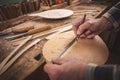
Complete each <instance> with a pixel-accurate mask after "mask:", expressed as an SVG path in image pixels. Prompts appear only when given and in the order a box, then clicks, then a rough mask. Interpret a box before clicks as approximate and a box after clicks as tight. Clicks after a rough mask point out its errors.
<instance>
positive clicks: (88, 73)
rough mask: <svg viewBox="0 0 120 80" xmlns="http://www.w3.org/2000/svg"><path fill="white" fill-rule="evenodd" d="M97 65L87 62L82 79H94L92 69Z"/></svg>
mask: <svg viewBox="0 0 120 80" xmlns="http://www.w3.org/2000/svg"><path fill="white" fill-rule="evenodd" d="M96 67H97V65H96V64H93V63H89V64H88V65H87V67H86V70H85V73H84V80H94V70H95V68H96Z"/></svg>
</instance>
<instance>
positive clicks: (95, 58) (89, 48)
mask: <svg viewBox="0 0 120 80" xmlns="http://www.w3.org/2000/svg"><path fill="white" fill-rule="evenodd" d="M74 37H75V35H74V33H73V31H69V32H65V33H61V34H59V35H58V36H56V37H55V38H52V39H50V40H49V41H47V42H46V44H45V45H44V47H43V56H44V58H45V59H46V61H51V59H53V58H55V57H56V55H58V54H59V53H60V52H61V51H62V50H63V49H64V47H65V46H66V45H67V44H69V42H70V41H71V40H72V39H73V38H74ZM108 53H109V52H108V48H107V47H106V45H105V43H104V42H103V40H102V39H101V38H100V37H99V36H96V37H95V38H94V39H79V40H78V41H76V42H75V43H74V44H73V45H72V46H71V47H70V48H69V49H68V50H67V51H66V52H65V53H64V54H63V55H62V56H61V57H70V58H76V59H78V60H81V61H85V62H87V63H96V64H104V63H105V62H106V60H107V59H108V55H109V54H108Z"/></svg>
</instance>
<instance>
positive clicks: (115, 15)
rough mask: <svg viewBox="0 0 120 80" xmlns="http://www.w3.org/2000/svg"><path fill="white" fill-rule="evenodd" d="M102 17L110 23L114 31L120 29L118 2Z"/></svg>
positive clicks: (119, 3)
mask: <svg viewBox="0 0 120 80" xmlns="http://www.w3.org/2000/svg"><path fill="white" fill-rule="evenodd" d="M103 17H105V18H106V19H107V20H108V21H110V23H112V25H113V27H114V28H115V30H116V31H118V30H119V29H120V2H118V3H117V4H116V5H115V6H113V7H112V8H111V9H110V10H108V11H107V12H106V13H105V14H104V15H103Z"/></svg>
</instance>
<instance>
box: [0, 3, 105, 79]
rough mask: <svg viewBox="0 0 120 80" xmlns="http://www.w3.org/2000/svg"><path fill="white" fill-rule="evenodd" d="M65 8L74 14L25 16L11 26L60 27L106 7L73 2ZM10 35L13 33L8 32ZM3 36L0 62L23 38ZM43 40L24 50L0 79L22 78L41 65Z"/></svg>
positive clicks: (95, 13) (0, 42)
mask: <svg viewBox="0 0 120 80" xmlns="http://www.w3.org/2000/svg"><path fill="white" fill-rule="evenodd" d="M65 8H67V9H70V10H73V11H74V15H72V16H71V17H69V18H66V19H60V20H47V19H43V18H34V17H32V18H31V17H28V16H25V17H27V18H29V19H30V20H27V21H25V22H23V23H20V24H18V25H16V26H12V27H21V26H27V25H33V26H34V27H35V28H38V27H40V26H45V25H50V26H51V27H52V28H55V27H60V26H63V25H65V24H70V23H71V22H72V21H74V20H75V19H76V18H78V17H83V15H84V14H85V13H86V14H87V17H88V18H95V17H96V16H97V15H99V14H100V13H101V12H102V11H103V10H104V9H105V8H106V5H105V4H100V3H80V4H78V3H77V4H76V5H75V4H74V5H71V6H69V7H65ZM84 10H86V11H87V10H91V12H90V13H87V12H85V11H84ZM92 10H93V11H92ZM25 17H24V18H25ZM22 20H23V18H22ZM19 21H21V20H19ZM16 22H18V21H16ZM14 23H15V22H14ZM10 35H14V34H10ZM10 35H8V36H10ZM33 36H36V35H33ZM5 37H7V36H2V37H0V39H1V41H0V45H1V44H4V46H3V50H4V51H3V52H4V53H3V54H2V53H0V62H2V60H3V59H4V58H5V57H6V56H7V55H9V52H11V51H12V50H13V49H14V48H15V47H16V46H18V45H19V44H20V42H21V41H23V40H24V38H19V39H16V40H12V41H6V40H3V39H4V38H5ZM38 38H41V37H38ZM45 42H46V40H42V41H41V42H39V43H38V44H36V45H35V46H34V47H32V48H31V49H29V50H28V51H27V52H25V53H24V54H23V55H22V56H21V57H20V58H19V59H18V60H17V61H16V62H15V63H14V64H13V65H12V66H11V68H9V69H8V70H7V71H6V72H5V73H4V74H3V75H1V76H0V80H23V79H25V78H26V77H27V76H28V75H30V74H31V73H32V72H34V71H35V70H36V69H38V68H39V67H40V66H41V64H42V63H43V62H44V59H43V58H42V47H43V45H44V43H45ZM0 47H1V46H0ZM40 78H41V79H39V78H38V80H46V78H43V77H40ZM28 79H29V78H28ZM29 80H30V79H29Z"/></svg>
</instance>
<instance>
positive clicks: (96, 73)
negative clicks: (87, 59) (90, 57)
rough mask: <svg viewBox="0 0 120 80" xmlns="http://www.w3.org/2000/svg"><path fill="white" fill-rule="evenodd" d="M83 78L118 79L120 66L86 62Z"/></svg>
mask: <svg viewBox="0 0 120 80" xmlns="http://www.w3.org/2000/svg"><path fill="white" fill-rule="evenodd" d="M85 80H120V66H117V65H100V66H93V65H91V64H88V66H87V68H86V71H85Z"/></svg>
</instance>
